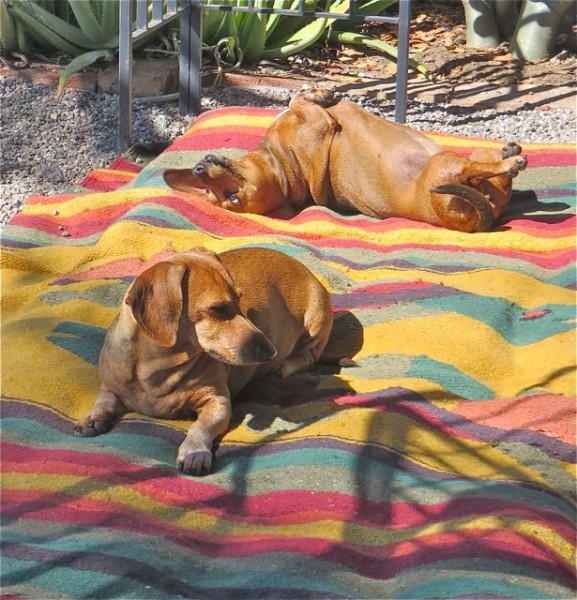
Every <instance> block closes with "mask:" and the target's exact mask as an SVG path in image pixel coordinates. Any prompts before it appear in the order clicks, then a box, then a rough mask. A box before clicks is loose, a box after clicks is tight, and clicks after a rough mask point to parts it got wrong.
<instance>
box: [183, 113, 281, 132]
mask: <svg viewBox="0 0 577 600" xmlns="http://www.w3.org/2000/svg"><path fill="white" fill-rule="evenodd" d="M273 120H274V115H250V114H249V115H242V117H239V115H238V114H236V115H235V114H229V115H215V116H212V117H210V118H207V119H203V120H202V121H200V122H194V123H193V125H192V127H191V128H190V129H189V130H188V131H187V132H186V133H185V134H184V136H183V137H186V136H189V135H191V134H193V133H196V132H198V131H201V130H203V129H213V128H215V127H222V128H223V133H226V128H227V127H260V128H262V129H263V135H264V130H265V129H267V128H268V127H269V125H270V124H271V123H272V122H273ZM217 135H218V134H217Z"/></svg>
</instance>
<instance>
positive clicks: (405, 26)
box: [395, 0, 411, 123]
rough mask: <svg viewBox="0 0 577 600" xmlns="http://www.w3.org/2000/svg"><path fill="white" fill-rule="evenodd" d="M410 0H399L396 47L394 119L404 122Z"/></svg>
mask: <svg viewBox="0 0 577 600" xmlns="http://www.w3.org/2000/svg"><path fill="white" fill-rule="evenodd" d="M410 24H411V0H399V27H398V40H399V42H398V48H397V53H398V55H397V85H396V93H395V121H397V123H404V122H405V121H406V118H407V84H408V79H409V28H410Z"/></svg>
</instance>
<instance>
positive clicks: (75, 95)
mask: <svg viewBox="0 0 577 600" xmlns="http://www.w3.org/2000/svg"><path fill="white" fill-rule="evenodd" d="M290 96H291V92H289V91H286V90H278V89H271V88H268V89H260V90H247V89H239V88H223V89H220V90H207V91H206V92H205V95H204V98H203V101H202V104H203V109H209V108H216V107H220V106H231V105H254V106H277V107H285V106H286V105H287V103H288V100H289V98H290ZM358 101H359V102H360V103H361V104H362V105H363V106H365V108H367V109H369V110H371V111H373V112H376V113H378V114H381V115H382V116H384V117H387V118H393V114H394V105H393V103H392V102H382V101H378V100H374V99H371V98H367V97H362V98H360V99H358ZM133 115H134V118H133V123H134V125H133V143H137V142H138V143H144V144H150V143H154V142H169V141H171V140H173V139H174V138H175V137H177V136H179V135H180V134H182V133H183V132H184V131H185V130H186V129H187V128H188V126H189V125H190V122H191V120H192V119H191V117H181V116H180V115H179V114H178V107H177V105H176V103H163V104H143V103H139V102H135V105H134V109H133ZM407 123H408V124H409V125H411V126H413V127H414V128H416V129H420V130H426V131H442V132H444V133H456V134H460V135H465V136H471V137H479V138H492V139H503V140H514V141H517V142H555V143H574V142H575V124H576V122H575V111H573V110H569V109H551V110H547V111H539V110H524V109H498V110H497V109H487V110H473V109H468V108H463V107H458V106H452V105H451V106H449V105H431V104H425V103H419V102H411V103H410V107H409V111H408V116H407ZM0 148H1V149H2V158H1V163H0V176H1V181H2V186H1V200H2V205H1V208H0V224H1V225H4V224H6V223H7V222H8V220H9V219H10V218H11V217H12V216H13V215H14V214H15V213H16V212H17V211H18V210H19V209H20V208H21V206H22V203H23V202H24V200H25V199H26V198H27V197H28V196H30V195H31V194H56V193H62V192H64V191H65V190H66V189H67V188H70V187H71V186H73V185H76V184H78V183H79V182H80V181H81V180H82V179H83V177H84V176H85V175H86V174H87V173H88V172H89V171H91V170H92V169H95V168H99V167H104V166H106V165H108V164H109V163H110V162H111V161H112V160H113V159H114V158H115V157H116V156H117V155H118V97H117V96H114V95H108V94H93V93H87V92H79V91H76V90H67V91H66V92H65V94H64V97H63V99H62V100H61V101H60V102H56V101H55V100H54V89H53V88H50V87H43V86H35V85H31V84H29V83H27V82H24V81H22V80H19V79H14V78H10V79H8V78H0Z"/></svg>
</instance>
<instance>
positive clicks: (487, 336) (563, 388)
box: [356, 313, 575, 397]
mask: <svg viewBox="0 0 577 600" xmlns="http://www.w3.org/2000/svg"><path fill="white" fill-rule="evenodd" d="M364 336H365V339H364V343H363V348H362V349H361V351H360V352H359V353H358V354H357V356H356V358H358V359H362V358H364V357H367V356H371V355H379V354H382V353H383V352H386V353H387V354H397V353H398V354H408V355H411V356H421V355H426V356H427V357H428V358H430V359H433V360H436V361H439V362H442V363H447V364H449V365H452V366H453V367H455V368H456V369H457V370H458V371H460V372H461V373H464V374H466V375H468V376H470V377H472V378H473V379H475V380H477V381H479V382H481V383H483V384H484V385H485V386H486V387H488V388H489V389H490V390H492V391H493V392H494V394H495V395H496V396H502V397H509V396H515V395H516V394H519V393H521V392H523V391H526V390H528V389H531V388H533V387H541V386H542V385H543V382H547V389H548V390H550V391H552V392H555V393H559V394H566V395H568V396H572V395H573V393H574V390H575V374H574V372H573V371H566V372H559V369H558V366H559V365H572V364H574V354H575V350H574V349H575V332H574V331H568V332H565V333H559V334H557V335H554V336H551V337H548V338H546V339H544V340H542V341H539V342H534V343H532V344H528V345H526V346H514V345H512V344H510V343H509V342H507V341H506V340H505V339H504V338H503V336H502V335H501V334H500V333H499V332H497V331H495V330H494V329H493V328H492V327H490V326H488V325H486V324H485V323H483V322H481V321H478V320H475V319H471V318H469V317H466V316H464V315H459V314H455V313H444V314H436V315H433V316H427V317H414V318H412V319H403V320H402V321H394V322H388V323H387V322H385V323H377V324H375V325H372V326H370V327H366V328H365V330H364Z"/></svg>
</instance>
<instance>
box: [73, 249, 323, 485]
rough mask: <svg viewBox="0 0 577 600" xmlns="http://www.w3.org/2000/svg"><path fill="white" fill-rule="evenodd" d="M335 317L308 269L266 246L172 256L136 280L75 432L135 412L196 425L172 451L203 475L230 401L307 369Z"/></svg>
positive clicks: (88, 431) (95, 430)
mask: <svg viewBox="0 0 577 600" xmlns="http://www.w3.org/2000/svg"><path fill="white" fill-rule="evenodd" d="M332 324H333V315H332V309H331V304H330V299H329V294H328V292H327V291H326V290H325V288H324V287H323V286H322V285H321V284H320V283H319V281H318V280H317V279H316V278H315V277H314V276H313V275H312V273H311V272H310V271H309V270H308V269H307V268H306V267H304V266H303V265H302V264H301V263H299V262H298V261H296V260H295V259H293V258H290V257H289V256H287V255H285V254H283V253H282V252H277V251H274V250H269V249H264V248H245V249H239V250H231V251H229V252H224V253H223V254H220V255H219V256H217V255H216V254H214V253H212V252H209V251H208V250H205V249H203V248H199V249H195V250H193V251H190V252H186V253H182V254H175V255H174V256H172V257H171V258H170V259H169V260H166V261H163V262H159V263H157V264H155V265H154V266H152V267H150V268H149V269H147V270H145V271H144V272H143V273H142V274H141V275H139V276H138V277H137V278H136V279H135V280H134V282H133V283H132V285H131V286H130V287H129V289H128V291H127V293H126V296H125V298H124V302H123V304H122V308H121V309H120V314H119V316H118V317H117V319H116V320H115V321H114V323H113V324H112V325H111V327H110V329H109V330H108V332H107V334H106V337H105V340H104V345H103V347H102V351H101V354H100V362H99V369H100V377H101V381H102V385H101V390H100V394H99V396H98V398H97V399H96V403H95V405H94V407H93V409H92V411H91V412H90V414H88V415H86V416H85V417H84V418H83V419H81V420H80V421H79V422H78V424H77V426H76V428H75V432H76V433H78V434H80V435H84V436H87V437H92V436H95V435H98V434H100V433H104V432H106V431H107V430H108V429H110V427H111V426H112V423H113V421H114V419H115V418H116V417H118V416H121V415H123V414H125V413H127V412H130V411H135V412H139V413H142V414H145V415H149V416H152V417H160V418H166V419H190V418H191V417H192V416H193V415H196V420H195V421H194V423H193V424H192V426H191V427H190V429H189V430H188V433H187V435H186V438H185V440H184V442H183V443H182V445H181V446H180V448H179V451H178V457H177V465H178V467H179V468H180V470H181V471H183V472H184V473H190V474H195V475H200V474H203V473H206V472H208V471H210V468H211V465H212V444H213V441H214V439H215V438H216V437H218V436H219V435H221V434H223V433H224V432H225V431H226V429H227V427H228V425H229V420H230V416H231V397H234V396H235V395H236V394H238V393H239V392H240V390H241V389H242V388H243V387H244V386H245V385H246V384H247V383H248V382H249V381H251V380H252V379H255V378H257V377H260V376H262V375H264V374H265V373H268V372H275V373H278V374H279V375H280V376H282V377H287V376H288V375H290V374H292V373H294V372H296V371H300V370H303V369H306V368H307V367H310V366H311V365H313V364H314V363H315V362H316V361H317V360H318V359H319V357H320V355H321V354H322V352H323V349H324V348H325V345H326V343H327V340H328V338H329V334H330V332H331V327H332Z"/></svg>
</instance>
